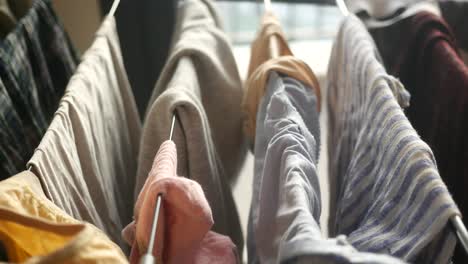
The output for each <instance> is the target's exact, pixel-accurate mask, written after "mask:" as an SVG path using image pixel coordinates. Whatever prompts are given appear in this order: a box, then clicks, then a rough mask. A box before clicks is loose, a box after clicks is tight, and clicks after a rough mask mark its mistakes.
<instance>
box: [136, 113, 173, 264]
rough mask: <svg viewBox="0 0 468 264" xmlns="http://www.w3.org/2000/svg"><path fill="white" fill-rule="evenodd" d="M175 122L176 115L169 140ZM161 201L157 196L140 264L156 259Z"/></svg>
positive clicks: (153, 261) (149, 262)
mask: <svg viewBox="0 0 468 264" xmlns="http://www.w3.org/2000/svg"><path fill="white" fill-rule="evenodd" d="M175 120H176V114H173V115H172V124H171V132H170V134H169V140H172V134H173V133H174V124H175ZM161 201H162V194H158V198H157V199H156V208H155V210H154V216H153V224H152V225H151V234H150V240H149V243H148V251H147V252H146V254H145V255H143V257H141V259H140V264H154V263H156V259H155V258H154V256H153V249H154V240H155V239H156V229H157V228H158V219H159V210H160V208H161Z"/></svg>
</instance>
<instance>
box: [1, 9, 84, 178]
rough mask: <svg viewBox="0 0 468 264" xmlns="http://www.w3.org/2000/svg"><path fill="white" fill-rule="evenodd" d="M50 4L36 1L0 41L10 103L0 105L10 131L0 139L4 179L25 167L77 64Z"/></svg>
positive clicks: (2, 67) (3, 74) (5, 124)
mask: <svg viewBox="0 0 468 264" xmlns="http://www.w3.org/2000/svg"><path fill="white" fill-rule="evenodd" d="M15 2H16V1H15ZM51 5H52V4H51V3H50V1H49V0H38V1H35V2H34V5H33V6H32V8H31V9H30V10H29V12H28V13H27V15H26V16H25V17H24V18H23V19H21V20H19V21H18V23H17V25H16V27H15V29H14V30H13V31H12V32H10V33H9V34H8V35H7V36H6V37H5V39H3V40H2V41H0V78H1V80H2V84H0V86H3V87H2V88H1V89H2V90H3V89H5V91H3V92H2V93H5V92H6V94H8V97H9V98H10V99H9V101H10V102H11V105H4V104H2V105H1V109H0V111H2V113H1V114H0V115H2V116H4V117H6V118H4V119H5V120H4V122H5V123H4V124H2V126H6V127H11V128H9V130H11V131H12V132H11V133H10V134H9V135H8V137H1V138H0V141H1V142H0V147H1V148H2V150H1V151H0V155H1V156H0V179H5V178H7V177H9V176H10V175H14V174H16V173H17V172H19V171H21V170H23V169H25V164H26V162H27V160H28V159H29V158H30V157H31V156H32V154H33V151H34V149H35V148H36V147H37V146H38V145H39V142H40V140H41V138H42V136H43V135H44V133H45V131H46V129H47V127H48V126H49V124H50V121H51V120H52V117H53V115H54V113H55V111H56V110H57V108H58V105H59V101H60V98H61V97H62V95H63V93H64V91H65V88H66V85H67V83H68V81H69V79H70V77H71V75H72V74H73V72H74V71H75V68H76V64H77V61H78V59H77V56H76V53H75V51H74V49H73V47H72V46H71V44H70V42H69V39H68V36H67V35H66V33H65V31H64V29H63V26H62V24H61V23H60V21H58V18H57V15H56V14H55V12H54V10H53V8H52V6H51ZM3 96H5V95H3ZM11 107H13V108H11ZM13 115H14V116H16V117H13ZM13 118H14V119H17V118H18V119H17V121H15V122H13V123H8V122H10V120H11V119H13ZM7 133H9V132H7ZM5 134H6V133H5ZM18 142H19V143H18Z"/></svg>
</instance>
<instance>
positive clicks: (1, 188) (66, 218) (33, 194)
mask: <svg viewBox="0 0 468 264" xmlns="http://www.w3.org/2000/svg"><path fill="white" fill-rule="evenodd" d="M0 243H2V244H3V246H4V247H5V248H6V253H7V256H8V261H9V262H14V263H17V262H21V263H127V260H126V258H125V255H124V254H123V252H122V250H120V248H119V247H118V246H117V245H116V244H114V243H113V242H112V241H111V240H110V239H109V238H108V237H106V235H105V234H104V233H103V232H102V231H100V230H98V229H97V228H96V227H95V226H93V225H91V224H88V223H85V222H80V221H78V220H76V219H73V218H72V217H71V216H70V215H68V214H66V213H65V212H63V211H62V210H61V209H59V208H58V207H57V206H56V205H54V204H53V203H52V202H51V201H50V200H48V199H47V198H46V196H45V194H44V193H43V192H42V189H41V183H40V182H39V180H38V178H37V177H36V176H35V175H34V174H32V173H30V172H28V171H25V172H22V173H20V174H18V175H15V176H13V177H11V178H10V179H7V180H4V181H2V182H0Z"/></svg>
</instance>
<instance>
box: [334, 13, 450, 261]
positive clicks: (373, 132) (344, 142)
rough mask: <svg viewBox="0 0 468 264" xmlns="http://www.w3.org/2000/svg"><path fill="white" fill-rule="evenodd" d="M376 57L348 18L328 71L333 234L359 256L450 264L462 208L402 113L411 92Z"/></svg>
mask: <svg viewBox="0 0 468 264" xmlns="http://www.w3.org/2000/svg"><path fill="white" fill-rule="evenodd" d="M379 58H380V57H379V55H378V52H377V51H376V47H375V44H374V42H373V40H372V39H371V37H370V35H369V33H368V31H367V29H366V28H365V27H364V25H363V24H362V23H361V22H360V21H359V20H358V19H357V18H356V17H354V16H350V17H348V18H347V19H346V20H345V21H344V23H343V24H342V26H341V28H340V30H339V33H338V36H337V39H336V41H335V44H334V47H333V51H332V55H331V59H330V64H329V72H328V79H329V85H328V98H327V101H328V105H329V126H330V127H329V128H330V129H329V138H328V140H329V153H328V154H329V162H330V163H329V172H330V174H329V176H330V185H331V188H332V190H331V209H330V222H329V224H330V232H331V235H337V234H344V235H347V236H348V241H349V242H350V243H351V244H352V245H353V246H354V247H356V248H357V249H358V250H360V251H365V252H374V253H386V254H390V255H392V256H395V257H398V258H401V259H404V260H405V261H410V262H417V263H448V262H449V260H450V258H451V256H452V254H453V249H454V246H455V243H456V238H455V235H454V233H453V232H452V231H451V229H450V227H449V225H448V220H449V218H450V217H452V216H454V215H455V214H459V211H458V208H457V206H456V205H455V203H454V201H453V199H452V197H451V196H450V194H449V192H448V190H447V187H446V185H445V184H444V182H443V181H442V180H441V178H440V175H439V172H438V171H437V168H436V163H435V160H434V156H433V154H432V151H431V149H430V148H429V147H428V145H427V144H426V143H424V142H423V141H422V140H421V139H420V137H419V136H418V134H417V133H416V131H415V130H414V129H413V127H412V126H411V124H410V123H409V121H408V119H407V118H406V116H405V115H404V113H403V110H402V107H404V106H408V103H409V102H408V101H409V94H408V93H407V92H406V90H404V88H403V86H402V85H401V83H400V82H399V81H398V80H396V79H395V78H393V77H392V76H389V75H388V74H387V73H386V71H385V69H384V68H383V66H382V64H381V63H380V59H379Z"/></svg>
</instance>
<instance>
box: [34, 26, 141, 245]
mask: <svg viewBox="0 0 468 264" xmlns="http://www.w3.org/2000/svg"><path fill="white" fill-rule="evenodd" d="M140 133H141V125H140V120H139V117H138V113H137V108H136V105H135V101H134V98H133V95H132V93H131V89H130V85H129V82H128V79H127V75H126V73H125V71H124V67H123V63H122V56H121V53H120V47H119V41H118V37H117V32H116V28H115V21H114V18H112V17H108V18H106V20H105V21H104V23H103V25H102V26H101V28H100V29H99V31H98V33H97V36H96V40H95V41H94V43H93V44H92V46H91V48H90V49H89V50H88V51H87V52H86V53H85V54H84V56H83V61H82V63H81V64H80V65H79V67H78V69H77V71H76V73H75V74H74V76H73V77H72V78H71V80H70V82H69V84H68V87H67V89H66V91H65V95H64V96H63V98H62V100H61V102H60V106H59V109H58V110H57V112H56V113H55V116H54V118H53V120H52V123H51V124H50V127H49V129H48V130H47V132H46V134H45V135H44V137H43V139H42V141H41V143H40V145H39V147H38V148H37V149H36V150H35V152H34V155H33V157H32V158H31V160H30V161H29V163H28V166H32V171H33V172H34V173H35V174H36V175H37V176H38V177H39V179H40V180H41V183H42V186H43V187H44V191H45V194H46V195H47V197H48V198H49V199H51V200H52V202H54V203H55V204H56V205H57V206H58V207H59V208H61V209H62V210H64V211H65V212H67V213H68V214H70V215H71V216H73V217H74V218H77V219H79V220H84V221H87V222H90V223H92V224H94V225H96V226H97V227H98V228H99V229H101V230H103V231H104V232H105V233H106V234H107V235H109V236H110V238H111V239H112V240H113V241H114V242H116V243H117V244H119V245H120V246H122V247H123V248H125V246H124V245H125V244H124V242H123V240H122V238H121V235H120V232H121V230H122V228H123V227H124V225H125V224H127V223H129V222H130V221H131V219H132V209H133V190H134V186H135V173H136V166H137V153H138V143H139V139H140Z"/></svg>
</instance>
